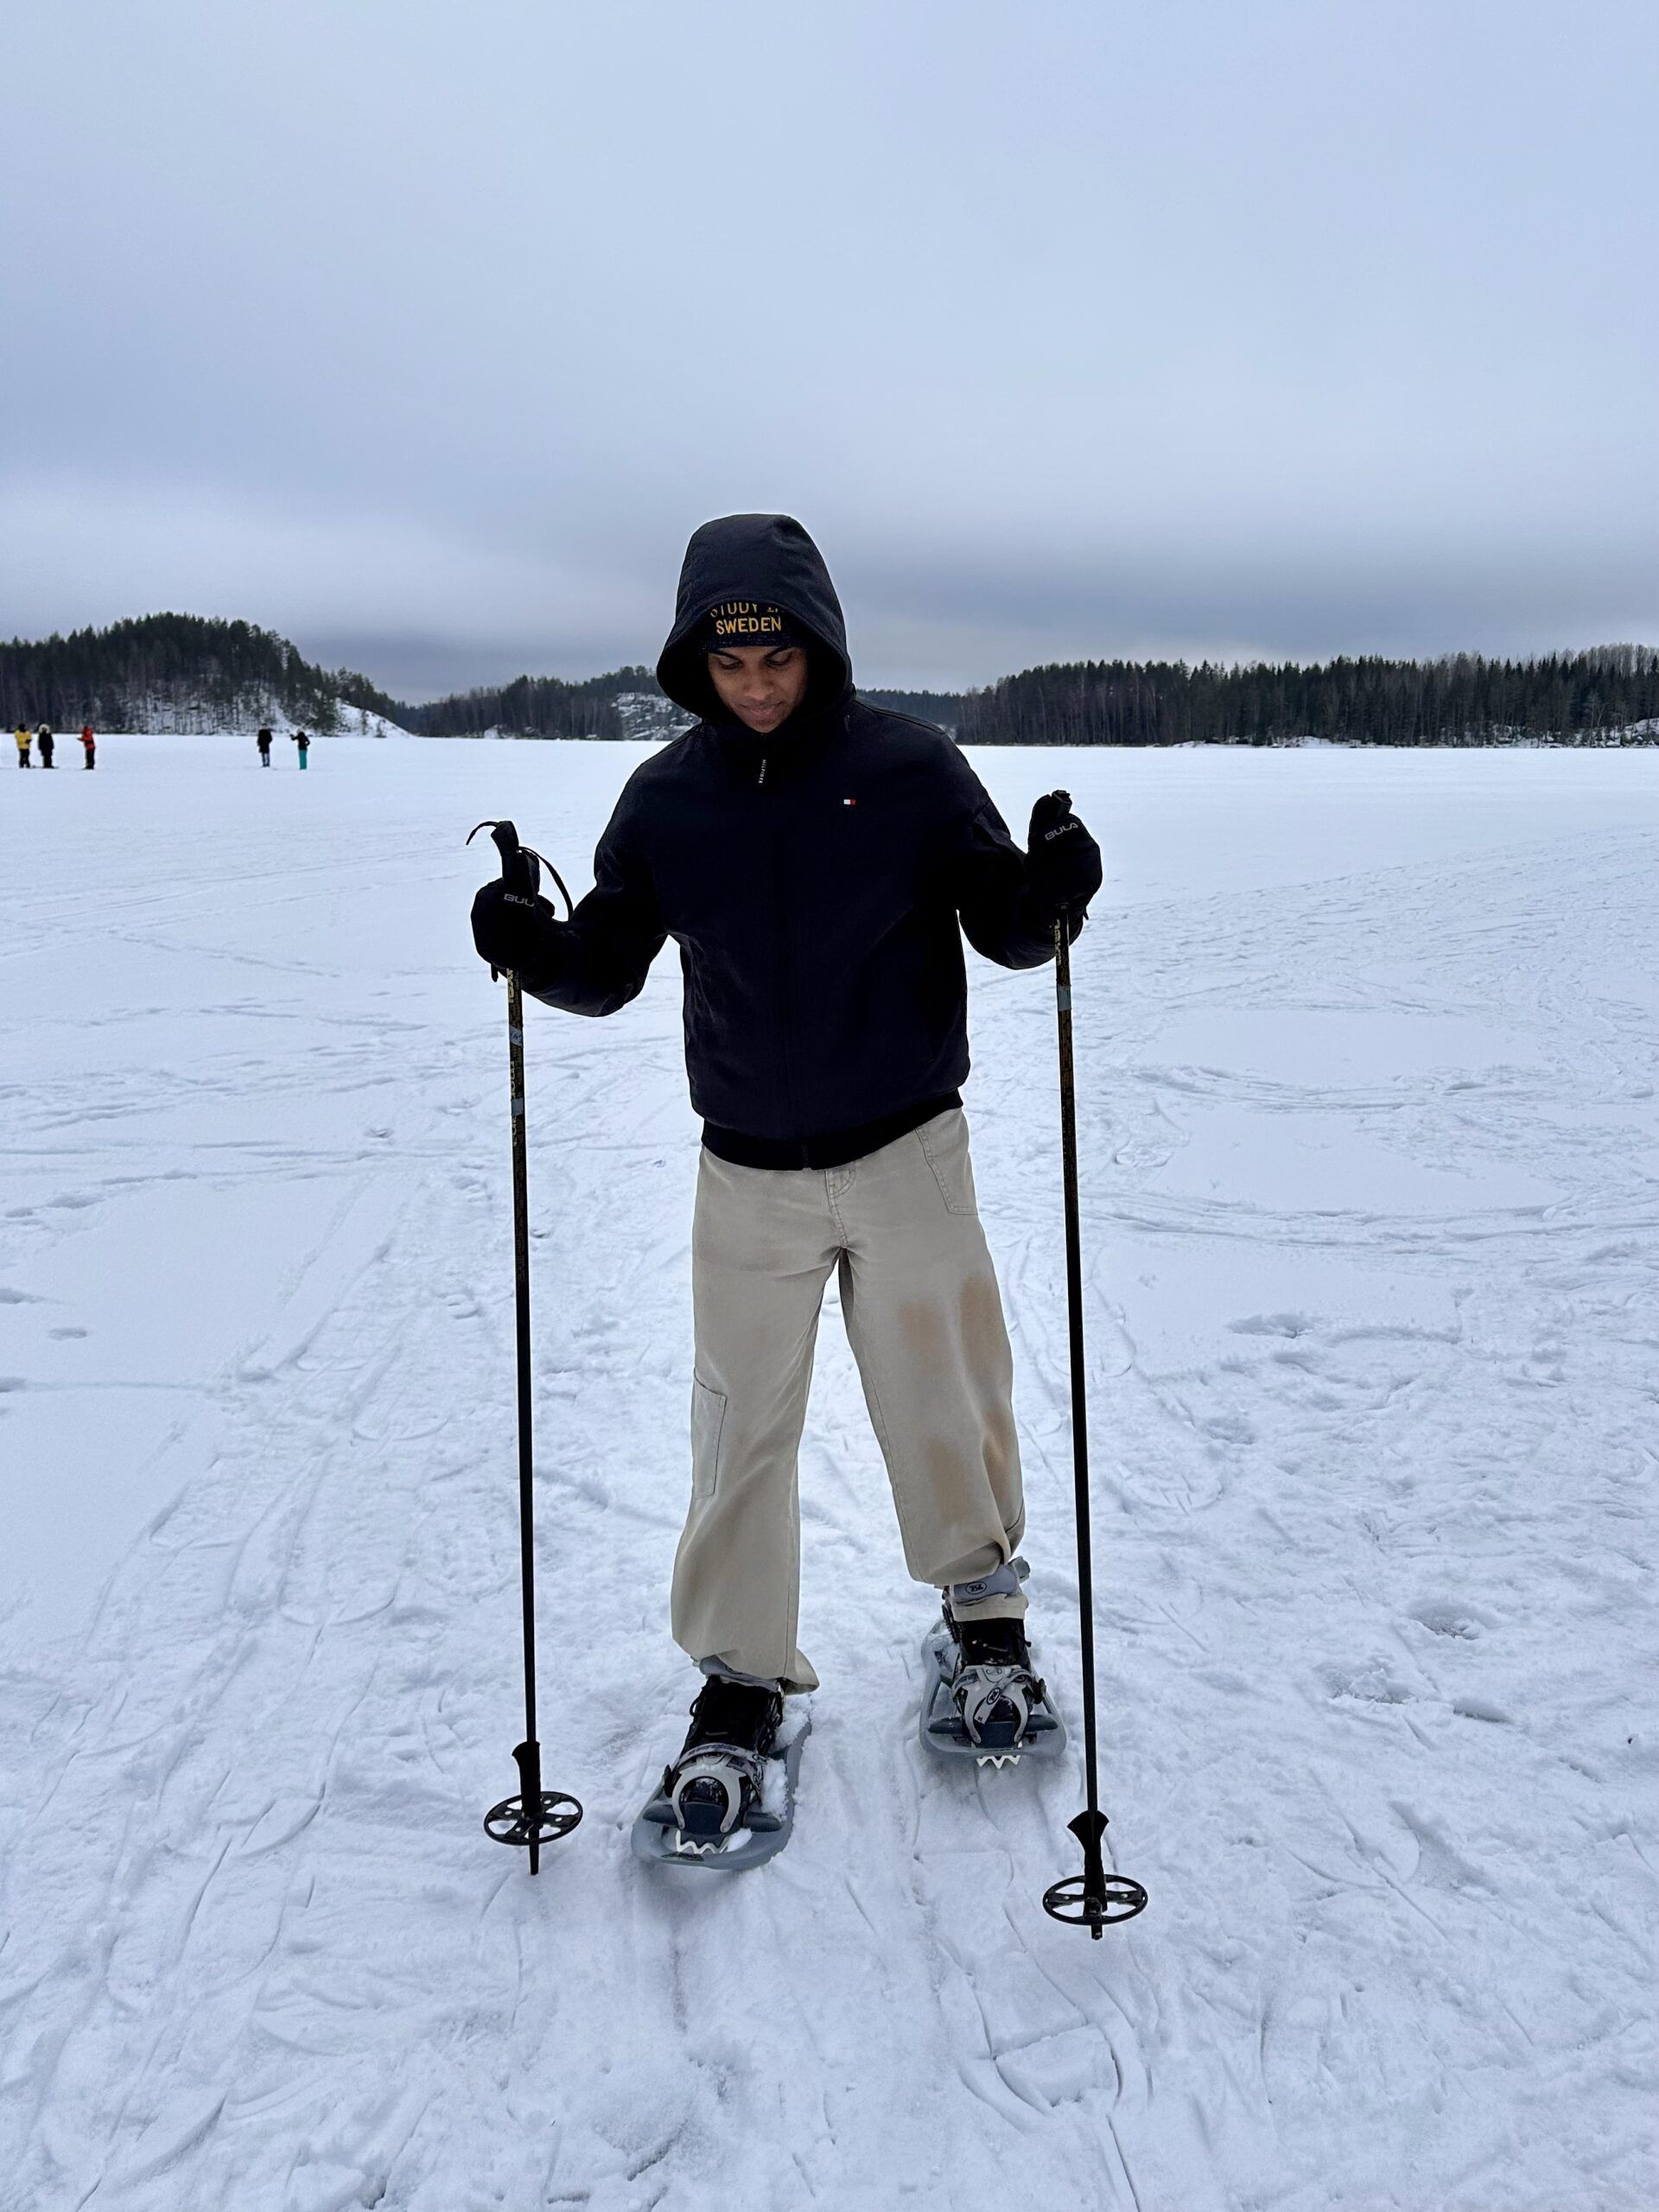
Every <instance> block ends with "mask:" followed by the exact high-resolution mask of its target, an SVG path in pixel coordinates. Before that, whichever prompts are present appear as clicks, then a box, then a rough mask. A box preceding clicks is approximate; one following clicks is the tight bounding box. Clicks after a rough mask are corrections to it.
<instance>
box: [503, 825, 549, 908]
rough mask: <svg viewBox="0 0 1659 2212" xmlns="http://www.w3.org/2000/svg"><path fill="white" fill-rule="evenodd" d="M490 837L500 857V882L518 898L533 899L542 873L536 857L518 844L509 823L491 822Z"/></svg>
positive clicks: (515, 834)
mask: <svg viewBox="0 0 1659 2212" xmlns="http://www.w3.org/2000/svg"><path fill="white" fill-rule="evenodd" d="M490 835H491V836H492V837H493V838H494V840H495V849H496V850H497V851H498V852H499V854H500V855H501V880H502V882H503V883H505V885H506V887H507V888H508V890H509V891H513V892H516V893H518V896H519V897H520V898H523V899H533V898H535V896H536V894H537V892H538V891H539V890H540V888H541V881H542V871H541V868H540V865H539V861H538V857H537V855H536V854H534V853H532V852H527V851H526V850H525V849H524V846H523V845H521V844H520V843H519V842H518V830H517V829H515V828H514V827H513V825H512V823H511V822H493V823H491V824H490Z"/></svg>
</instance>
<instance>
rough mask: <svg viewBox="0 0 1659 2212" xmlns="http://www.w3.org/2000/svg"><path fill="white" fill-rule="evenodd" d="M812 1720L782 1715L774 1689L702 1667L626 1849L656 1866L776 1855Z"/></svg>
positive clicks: (755, 1860)
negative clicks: (678, 1745) (681, 1733)
mask: <svg viewBox="0 0 1659 2212" xmlns="http://www.w3.org/2000/svg"><path fill="white" fill-rule="evenodd" d="M811 1725H812V1724H811V1720H810V1717H809V1715H808V1714H807V1713H806V1711H805V1709H804V1707H801V1708H800V1709H799V1710H798V1712H797V1713H793V1714H791V1715H790V1716H789V1717H788V1718H787V1719H786V1718H785V1705H784V1700H783V1697H782V1695H781V1694H780V1693H779V1692H778V1691H777V1690H769V1689H764V1688H760V1687H759V1686H758V1685H756V1684H754V1683H750V1682H733V1681H728V1680H727V1679H726V1678H725V1676H724V1675H711V1676H710V1678H709V1681H707V1682H706V1683H705V1684H704V1686H703V1688H702V1690H701V1691H700V1692H699V1693H698V1695H697V1698H696V1702H695V1703H694V1705H693V1706H692V1707H691V1726H690V1729H689V1730H688V1732H687V1733H686V1738H685V1743H684V1745H683V1748H682V1750H681V1751H680V1756H679V1758H677V1759H676V1760H675V1761H674V1763H673V1764H672V1765H671V1766H669V1767H665V1768H664V1770H663V1779H662V1784H661V1787H660V1788H659V1789H658V1790H657V1792H656V1794H655V1795H654V1796H652V1798H651V1800H650V1801H649V1802H648V1803H647V1804H646V1805H645V1808H644V1809H643V1810H642V1811H641V1813H640V1815H639V1819H638V1820H637V1821H635V1822H634V1824H633V1836H632V1843H633V1855H634V1857H635V1858H636V1859H644V1860H645V1862H646V1863H647V1864H648V1865H651V1866H704V1867H723V1868H725V1869H726V1870H728V1872H733V1873H738V1872H741V1871H742V1870H743V1869H744V1868H746V1867H749V1866H762V1865H764V1863H765V1862H766V1860H767V1859H775V1858H776V1857H777V1855H778V1853H779V1852H780V1851H781V1850H782V1849H783V1847H784V1846H785V1844H786V1843H787V1842H788V1841H789V1837H790V1831H791V1828H792V1827H793V1826H794V1823H795V1784H796V1780H797V1777H798V1775H799V1772H800V1764H801V1747H802V1745H804V1743H805V1741H806V1738H807V1734H808V1732H809V1731H810V1727H811Z"/></svg>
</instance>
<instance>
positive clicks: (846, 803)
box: [841, 798, 858, 806]
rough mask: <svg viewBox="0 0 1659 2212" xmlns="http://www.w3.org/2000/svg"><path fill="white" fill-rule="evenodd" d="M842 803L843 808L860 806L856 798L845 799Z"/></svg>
mask: <svg viewBox="0 0 1659 2212" xmlns="http://www.w3.org/2000/svg"><path fill="white" fill-rule="evenodd" d="M841 803H842V805H843V806H856V805H857V804H858V801H857V800H856V799H855V798H844V799H842V802H841Z"/></svg>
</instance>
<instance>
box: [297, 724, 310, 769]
mask: <svg viewBox="0 0 1659 2212" xmlns="http://www.w3.org/2000/svg"><path fill="white" fill-rule="evenodd" d="M294 742H295V744H296V745H297V746H298V747H299V748H300V766H301V767H302V768H303V767H304V766H305V765H306V762H307V761H308V760H309V758H310V755H311V741H310V739H309V738H308V736H307V735H306V734H305V732H304V731H303V730H302V729H296V731H295V733H294Z"/></svg>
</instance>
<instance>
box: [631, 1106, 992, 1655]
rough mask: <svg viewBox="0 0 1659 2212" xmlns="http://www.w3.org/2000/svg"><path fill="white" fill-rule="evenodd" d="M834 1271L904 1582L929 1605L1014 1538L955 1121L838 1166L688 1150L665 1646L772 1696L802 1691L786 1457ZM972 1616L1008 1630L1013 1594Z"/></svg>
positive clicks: (986, 1565)
mask: <svg viewBox="0 0 1659 2212" xmlns="http://www.w3.org/2000/svg"><path fill="white" fill-rule="evenodd" d="M832 1268H834V1269H836V1270H838V1271H839V1274H840V1281H841V1303H842V1313H843V1315H844V1316H845V1319H846V1323H847V1337H848V1341H849V1344H851V1346H852V1349H853V1354H854V1357H855V1359H856V1360H857V1362H858V1368H859V1373H860V1375H861V1377H862V1378H863V1383H864V1397H865V1402H866V1403H867V1404H868V1407H869V1410H870V1420H871V1421H872V1423H873V1424H874V1429H875V1433H876V1438H877V1440H878V1442H879V1443H880V1446H881V1453H882V1457H883V1458H884V1459H886V1461H887V1475H888V1478H889V1480H890V1481H891V1483H892V1485H893V1503H894V1504H895V1506H896V1507H897V1508H898V1513H899V1529H900V1531H901V1534H902V1535H903V1539H904V1547H905V1560H906V1565H907V1566H908V1567H909V1569H910V1572H911V1573H912V1576H913V1577H914V1578H915V1580H917V1581H918V1582H927V1583H931V1584H933V1585H934V1586H936V1587H941V1588H942V1587H943V1586H944V1585H945V1584H947V1583H952V1582H966V1581H969V1580H974V1579H975V1578H976V1577H979V1576H982V1575H988V1574H990V1573H993V1572H994V1571H995V1569H996V1568H997V1567H1001V1565H1002V1564H1003V1562H1004V1561H1006V1560H1008V1559H1009V1558H1010V1557H1011V1556H1012V1554H1013V1552H1014V1548H1015V1546H1016V1545H1017V1544H1018V1542H1019V1541H1020V1534H1021V1531H1022V1529H1023V1527H1024V1522H1025V1509H1024V1503H1023V1499H1022V1494H1021V1490H1020V1448H1019V1445H1018V1442H1017V1440H1016V1439H1015V1435H1014V1405H1013V1395H1012V1393H1013V1382H1014V1362H1013V1357H1012V1355H1011V1354H1010V1352H1009V1349H1008V1337H1007V1329H1006V1327H1005V1326H1004V1325H1003V1320H1002V1306H1001V1299H1000V1298H999V1296H998V1294H997V1287H996V1277H995V1274H994V1272H993V1271H992V1268H991V1258H990V1254H989V1253H988V1250H987V1249H986V1246H985V1236H984V1231H983V1230H982V1229H981V1227H980V1224H979V1216H978V1213H977V1211H976V1205H975V1199H974V1178H973V1169H972V1167H971V1166H970V1165H969V1157H968V1124H967V1122H966V1121H965V1120H964V1118H963V1114H962V1110H961V1109H960V1108H952V1109H951V1110H950V1112H948V1113H944V1114H940V1115H938V1116H936V1117H935V1118H934V1119H933V1120H932V1121H931V1122H925V1123H924V1124H923V1125H922V1127H921V1128H919V1129H916V1130H913V1131H912V1133H911V1134H910V1135H908V1136H903V1137H899V1138H898V1139H897V1140H896V1141H894V1142H893V1143H892V1144H888V1145H883V1146H882V1147H881V1148H880V1151H879V1152H872V1153H868V1154H866V1155H865V1157H864V1158H863V1159H862V1160H849V1162H848V1164H847V1165H846V1166H844V1167H830V1168H814V1167H738V1166H733V1165H732V1164H731V1163H730V1162H729V1161H727V1160H717V1159H716V1158H715V1155H714V1154H712V1153H710V1152H709V1151H707V1150H705V1151H704V1153H703V1154H702V1166H701V1168H700V1171H699V1173H698V1179H697V1204H696V1220H695V1224H694V1226H693V1230H692V1281H693V1295H694V1302H695V1306H696V1376H695V1379H694V1381H693V1384H692V1393H691V1398H692V1402H691V1470H692V1471H691V1510H690V1514H689V1516H687V1520H686V1524H685V1533H684V1534H683V1536H682V1537H681V1539H680V1547H679V1552H678V1554H677V1558H676V1560H675V1564H674V1599H673V1627H674V1637H675V1641H676V1642H677V1643H678V1644H679V1645H680V1646H681V1647H682V1649H684V1650H685V1651H687V1652H689V1653H690V1656H691V1657H692V1658H694V1659H696V1660H699V1661H710V1660H716V1661H718V1662H720V1663H721V1665H722V1666H723V1667H726V1668H728V1669H732V1670H733V1671H734V1672H737V1673H741V1674H746V1675H757V1676H760V1677H763V1678H765V1679H766V1680H768V1681H771V1680H778V1681H782V1682H783V1683H784V1685H785V1688H788V1689H791V1690H808V1689H811V1688H815V1687H816V1686H817V1675H815V1674H814V1673H813V1671H812V1669H811V1668H810V1665H809V1664H808V1663H807V1662H806V1660H805V1659H804V1658H803V1656H801V1653H800V1651H799V1650H798V1649H797V1647H796V1641H795V1638H796V1628H797V1619H798V1610H799V1598H800V1549H801V1519H800V1495H799V1488H798V1475H797V1452H798V1446H799V1444H800V1439H801V1429H802V1425H803V1423H804V1420H805V1417H806V1400H807V1390H808V1388H809V1385H810V1382H811V1379H812V1352H813V1346H814V1344H815V1342H816V1340H817V1330H818V1310H819V1307H820V1305H821V1304H822V1301H823V1291H824V1286H825V1284H826V1283H827V1282H828V1281H829V1274H830V1270H831V1269H832ZM1005 1579H1008V1580H1011V1578H1005ZM1024 1611H1025V1599H1024V1596H1023V1593H1017V1592H1013V1593H1009V1594H1002V1595H995V1596H991V1597H988V1598H987V1599H985V1600H984V1601H983V1602H982V1604H981V1605H976V1612H977V1613H978V1614H979V1616H980V1617H981V1618H988V1617H995V1616H997V1615H999V1614H1000V1615H1003V1616H1007V1615H1016V1616H1017V1615H1019V1614H1021V1613H1023V1612H1024Z"/></svg>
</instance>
